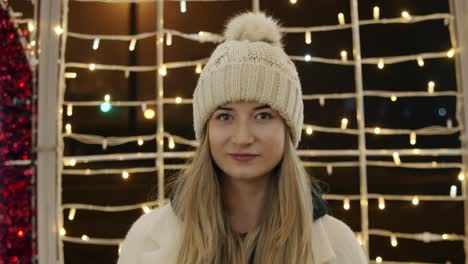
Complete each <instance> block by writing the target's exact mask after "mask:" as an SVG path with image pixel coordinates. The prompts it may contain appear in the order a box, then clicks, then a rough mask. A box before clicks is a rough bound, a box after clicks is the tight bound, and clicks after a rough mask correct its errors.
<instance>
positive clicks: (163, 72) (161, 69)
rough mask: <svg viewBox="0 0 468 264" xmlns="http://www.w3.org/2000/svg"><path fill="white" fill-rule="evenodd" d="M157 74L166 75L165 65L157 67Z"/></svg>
mask: <svg viewBox="0 0 468 264" xmlns="http://www.w3.org/2000/svg"><path fill="white" fill-rule="evenodd" d="M159 74H161V75H162V76H166V75H167V68H166V66H164V65H163V66H161V68H160V69H159Z"/></svg>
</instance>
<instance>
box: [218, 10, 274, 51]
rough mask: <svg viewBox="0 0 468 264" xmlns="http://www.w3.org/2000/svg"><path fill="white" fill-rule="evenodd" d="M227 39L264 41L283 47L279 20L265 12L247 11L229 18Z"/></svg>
mask: <svg viewBox="0 0 468 264" xmlns="http://www.w3.org/2000/svg"><path fill="white" fill-rule="evenodd" d="M224 37H225V38H226V40H240V41H242V40H248V41H250V42H256V41H263V42H266V43H269V44H270V45H272V46H275V47H279V48H282V46H283V44H282V43H281V37H282V36H281V32H280V26H279V24H278V21H277V20H275V19H274V18H272V17H269V16H267V15H265V14H264V13H261V12H259V13H253V12H246V13H242V14H240V15H237V16H235V17H233V18H232V19H230V20H229V22H228V23H227V25H226V30H225V31H224Z"/></svg>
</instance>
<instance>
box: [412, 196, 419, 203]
mask: <svg viewBox="0 0 468 264" xmlns="http://www.w3.org/2000/svg"><path fill="white" fill-rule="evenodd" d="M411 202H412V203H413V205H418V204H419V198H418V197H417V196H414V197H413V200H412V201H411Z"/></svg>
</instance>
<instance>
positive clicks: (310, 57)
mask: <svg viewBox="0 0 468 264" xmlns="http://www.w3.org/2000/svg"><path fill="white" fill-rule="evenodd" d="M304 60H305V61H310V60H312V56H310V55H309V54H306V55H305V56H304Z"/></svg>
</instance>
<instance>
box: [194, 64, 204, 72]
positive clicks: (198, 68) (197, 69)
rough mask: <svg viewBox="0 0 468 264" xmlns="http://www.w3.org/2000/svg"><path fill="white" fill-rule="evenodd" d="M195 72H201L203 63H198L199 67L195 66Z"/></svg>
mask: <svg viewBox="0 0 468 264" xmlns="http://www.w3.org/2000/svg"><path fill="white" fill-rule="evenodd" d="M195 72H196V73H198V74H200V73H201V72H202V66H201V64H197V67H196V68H195Z"/></svg>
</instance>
